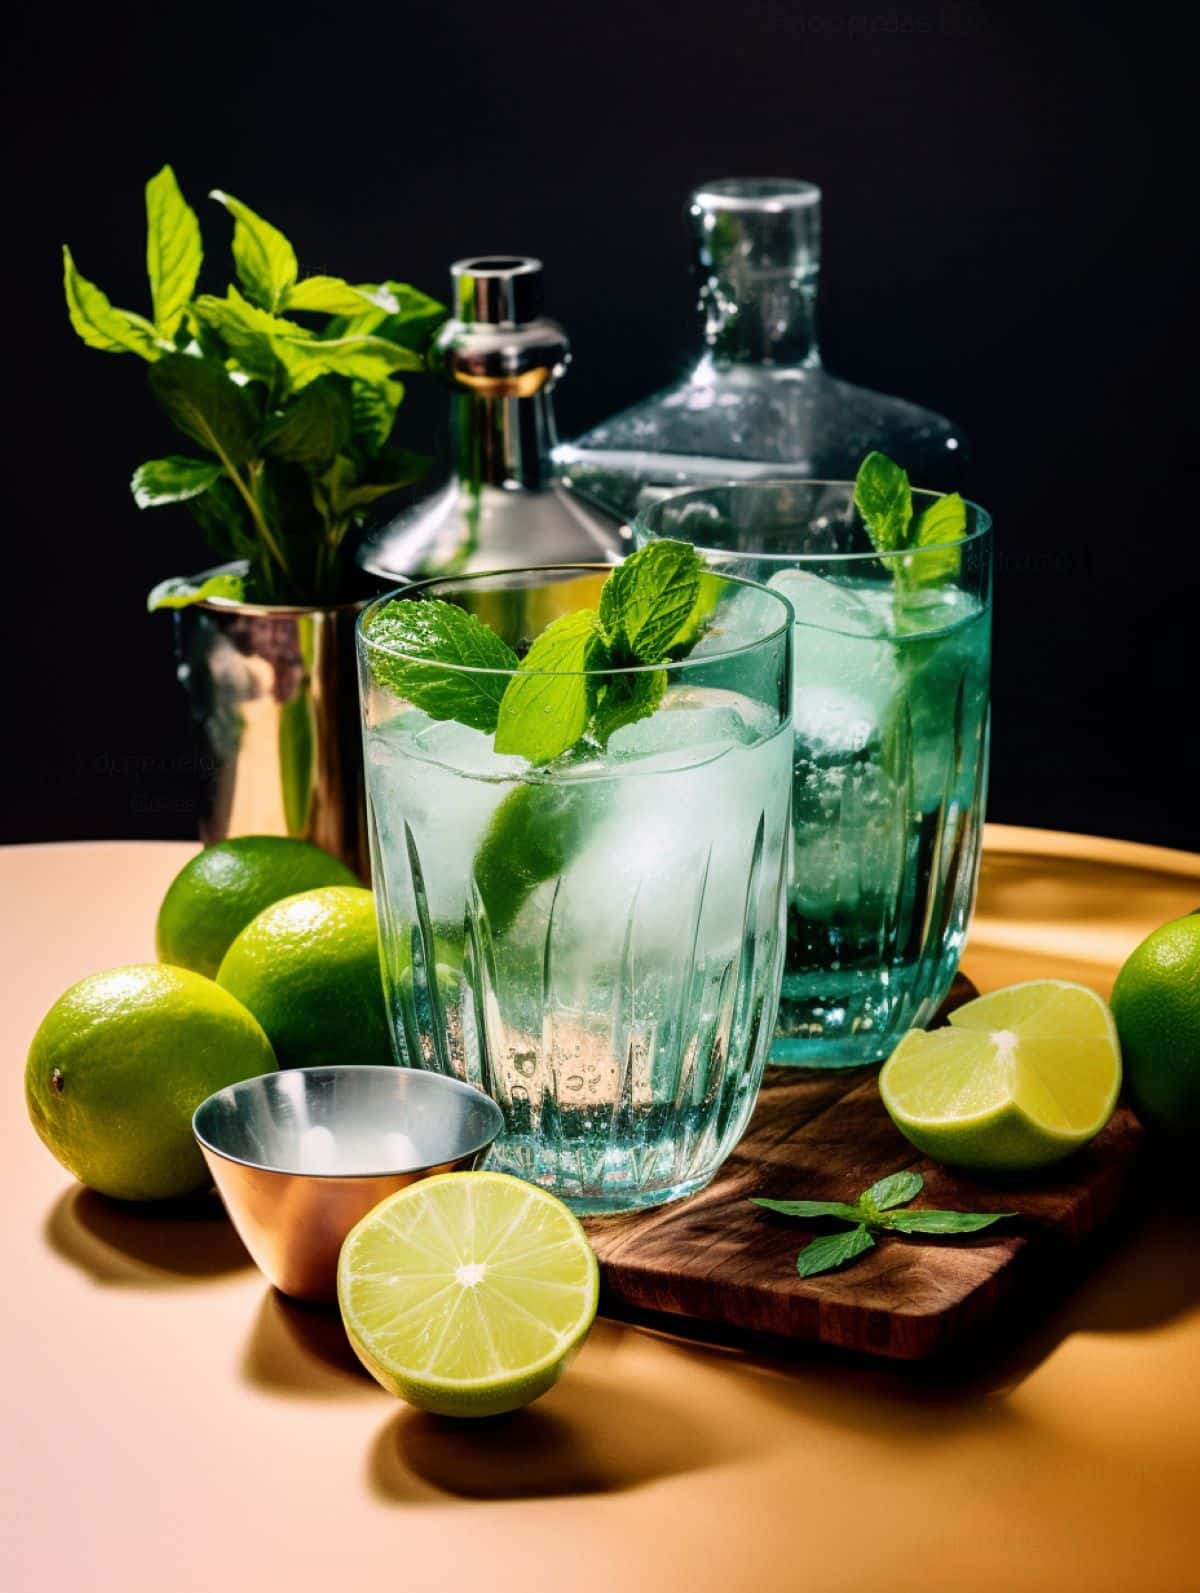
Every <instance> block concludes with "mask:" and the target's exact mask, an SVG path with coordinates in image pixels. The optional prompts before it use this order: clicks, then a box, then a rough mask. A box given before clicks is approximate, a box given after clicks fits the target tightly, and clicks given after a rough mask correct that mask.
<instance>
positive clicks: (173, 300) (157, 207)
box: [146, 166, 204, 341]
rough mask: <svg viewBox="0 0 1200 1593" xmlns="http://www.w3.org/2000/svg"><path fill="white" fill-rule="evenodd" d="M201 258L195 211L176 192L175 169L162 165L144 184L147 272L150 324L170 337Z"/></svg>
mask: <svg viewBox="0 0 1200 1593" xmlns="http://www.w3.org/2000/svg"><path fill="white" fill-rule="evenodd" d="M203 259H204V246H203V244H202V243H201V241H200V223H199V221H198V220H197V218H196V212H195V211H194V210H193V209H192V207H191V205H189V204H188V202H187V200H186V199H185V198H184V197H183V194H182V193H181V192H180V189H179V184H178V183H177V182H176V180H175V173H174V172H173V171H172V170H171V168H170V166H164V167H163V168H162V170H161V171H160V172H158V173H157V174H156V175H155V176H153V177H151V179H150V181H149V182H148V183H147V184H146V273H147V275H148V276H149V278H150V296H151V298H152V299H153V301H154V324H155V326H156V327H157V328H158V331H159V333H160V335H161V336H162V337H164V338H166V339H167V340H168V341H169V340H170V339H171V338H173V337H174V336H175V333H176V330H177V329H178V327H179V323H180V322H181V321H182V320H183V312H184V311H185V310H186V309H187V305H188V300H189V299H190V298H191V296H192V294H193V293H194V291H195V288H196V278H197V277H198V276H199V275H200V266H201V263H202V261H203Z"/></svg>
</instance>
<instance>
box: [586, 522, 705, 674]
mask: <svg viewBox="0 0 1200 1593" xmlns="http://www.w3.org/2000/svg"><path fill="white" fill-rule="evenodd" d="M703 568H704V561H703V560H702V559H701V557H700V555H699V554H698V553H697V552H696V550H695V548H694V547H692V546H691V544H690V543H687V542H672V541H662V542H648V543H647V544H646V546H645V547H644V548H640V549H639V550H638V551H637V552H636V553H634V554H632V555H631V556H630V557H629V558H628V559H626V560H625V561H624V563H623V564H618V565H617V567H616V569H614V570H613V571H612V573H611V574H610V575H609V577H608V579H607V580H606V581H605V583H604V586H603V588H602V590H601V593H600V623H601V625H602V626H603V628H604V632H605V635H606V636H608V637H609V638H610V640H611V641H612V643H613V644H614V647H615V648H616V649H618V650H621V649H623V650H624V651H627V652H628V654H629V656H630V657H631V658H632V659H633V660H635V661H636V662H637V663H639V664H661V663H663V662H664V661H665V659H666V657H667V654H668V652H669V651H670V649H671V647H672V645H673V643H674V642H675V641H676V639H677V638H678V636H679V634H680V632H681V631H682V630H683V628H684V627H685V625H687V623H688V620H689V618H690V617H691V614H692V610H693V608H694V606H695V603H696V598H697V596H698V594H699V591H700V572H701V571H702V569H703Z"/></svg>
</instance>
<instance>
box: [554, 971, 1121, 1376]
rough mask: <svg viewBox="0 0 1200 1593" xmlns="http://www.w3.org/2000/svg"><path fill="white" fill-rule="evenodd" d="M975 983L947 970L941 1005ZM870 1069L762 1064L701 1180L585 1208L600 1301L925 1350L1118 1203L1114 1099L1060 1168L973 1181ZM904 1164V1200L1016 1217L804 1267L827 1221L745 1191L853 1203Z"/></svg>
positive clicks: (1035, 1274)
mask: <svg viewBox="0 0 1200 1593" xmlns="http://www.w3.org/2000/svg"><path fill="white" fill-rule="evenodd" d="M974 994H975V991H974V989H973V987H972V986H971V985H970V984H969V983H968V982H967V981H966V980H965V979H962V978H961V977H960V979H959V980H957V981H956V983H955V990H954V991H953V992H952V993H951V996H950V999H949V1001H948V1002H947V1004H946V1007H945V1009H944V1011H949V1010H951V1008H952V1007H954V1006H956V1005H958V1004H959V1003H960V1002H961V1001H963V1000H966V999H969V998H970V997H971V996H972V995H974ZM877 1076H878V1069H877V1068H873V1067H872V1068H850V1069H846V1070H839V1071H836V1072H828V1071H823V1070H819V1069H810V1068H795V1067H788V1068H783V1067H778V1068H768V1069H767V1076H766V1079H765V1080H764V1083H763V1088H762V1093H761V1095H760V1096H759V1101H758V1105H757V1107H756V1109H755V1112H754V1116H753V1118H752V1119H751V1122H750V1127H749V1129H748V1130H747V1132H746V1135H745V1137H744V1138H743V1140H742V1142H741V1144H740V1145H739V1146H738V1148H737V1150H736V1151H735V1152H734V1154H733V1155H732V1156H731V1157H730V1158H729V1160H728V1161H727V1162H726V1163H725V1166H724V1167H723V1168H722V1169H721V1171H720V1172H719V1173H718V1174H717V1177H716V1178H715V1179H714V1181H713V1182H712V1183H711V1184H710V1185H709V1186H708V1188H707V1189H704V1190H701V1191H700V1193H699V1194H696V1195H693V1196H692V1197H691V1198H690V1199H689V1200H684V1201H681V1202H679V1203H678V1204H677V1205H673V1206H663V1207H659V1208H657V1209H652V1210H650V1211H646V1212H640V1213H637V1214H634V1215H630V1216H624V1217H608V1218H592V1219H590V1220H589V1221H588V1223H587V1224H586V1226H587V1229H588V1235H589V1237H590V1239H591V1241H592V1244H593V1246H594V1248H595V1250H596V1254H597V1255H598V1256H599V1258H600V1265H601V1274H602V1279H603V1297H602V1305H601V1309H602V1310H603V1311H605V1312H606V1313H607V1314H608V1315H612V1316H618V1317H619V1316H622V1315H625V1314H634V1315H640V1314H642V1313H646V1312H652V1313H665V1314H666V1315H667V1316H669V1317H684V1318H688V1319H690V1320H691V1321H692V1322H695V1323H709V1324H720V1325H721V1326H722V1328H733V1329H740V1330H743V1331H746V1332H751V1333H765V1334H771V1335H776V1336H781V1337H784V1338H788V1339H798V1340H807V1341H811V1342H814V1343H820V1344H826V1345H831V1346H836V1347H837V1348H839V1349H843V1350H854V1351H859V1352H862V1353H865V1354H867V1355H874V1356H886V1357H890V1358H892V1359H897V1360H905V1361H918V1360H926V1359H928V1358H930V1357H935V1356H939V1355H943V1354H945V1353H947V1352H952V1351H953V1352H959V1351H962V1350H964V1349H966V1348H968V1347H969V1345H970V1343H971V1342H972V1341H973V1340H975V1339H977V1338H979V1337H980V1336H981V1335H982V1334H983V1332H984V1331H985V1330H986V1329H987V1327H988V1326H989V1325H990V1324H991V1323H992V1319H993V1318H994V1316H995V1314H996V1312H997V1310H998V1309H999V1308H1000V1307H1001V1306H1002V1305H1009V1304H1014V1303H1016V1297H1017V1296H1019V1294H1020V1293H1021V1291H1022V1288H1025V1289H1032V1288H1037V1287H1038V1286H1039V1280H1040V1286H1042V1287H1044V1286H1045V1276H1046V1273H1045V1269H1044V1268H1039V1267H1037V1266H1031V1265H1029V1264H1028V1263H1030V1262H1031V1261H1036V1260H1037V1259H1039V1258H1040V1259H1042V1260H1044V1261H1047V1262H1049V1263H1051V1265H1052V1266H1053V1264H1054V1262H1055V1261H1056V1260H1059V1259H1061V1260H1062V1261H1064V1262H1065V1261H1067V1260H1069V1259H1070V1256H1071V1253H1072V1252H1076V1251H1078V1250H1079V1249H1080V1247H1081V1246H1082V1245H1083V1243H1084V1241H1085V1240H1087V1239H1088V1238H1090V1237H1091V1236H1092V1235H1093V1234H1094V1233H1095V1232H1096V1230H1097V1229H1098V1228H1099V1227H1100V1226H1101V1225H1102V1224H1103V1223H1104V1222H1105V1221H1106V1220H1107V1219H1108V1218H1109V1217H1111V1216H1112V1214H1113V1213H1114V1211H1115V1210H1116V1208H1117V1206H1118V1203H1119V1202H1120V1199H1121V1196H1122V1193H1123V1192H1124V1190H1125V1188H1126V1186H1127V1184H1128V1183H1129V1180H1130V1176H1131V1174H1132V1172H1133V1169H1134V1163H1135V1161H1136V1158H1137V1154H1138V1151H1139V1148H1140V1145H1141V1141H1142V1130H1141V1128H1140V1126H1139V1124H1138V1122H1137V1120H1136V1119H1135V1118H1134V1116H1133V1114H1132V1113H1131V1112H1130V1111H1129V1110H1128V1108H1126V1107H1120V1108H1119V1109H1118V1110H1117V1112H1116V1114H1115V1116H1114V1117H1113V1119H1112V1121H1111V1122H1110V1123H1109V1125H1108V1127H1107V1128H1106V1129H1105V1130H1104V1132H1103V1133H1102V1134H1101V1135H1100V1136H1099V1137H1098V1138H1097V1139H1096V1140H1094V1141H1093V1143H1092V1144H1091V1145H1090V1146H1088V1147H1087V1148H1086V1149H1085V1150H1083V1151H1081V1152H1080V1153H1079V1154H1078V1155H1077V1156H1074V1157H1072V1158H1071V1159H1070V1160H1069V1161H1067V1162H1064V1163H1063V1164H1062V1165H1061V1166H1060V1167H1056V1168H1049V1169H1046V1170H1043V1171H1042V1172H1041V1173H1038V1174H1034V1175H1029V1176H1027V1177H1024V1178H1020V1179H1013V1178H1009V1179H1006V1180H1004V1181H1000V1180H996V1181H990V1182H984V1181H979V1180H975V1179H972V1178H968V1177H967V1176H966V1175H963V1174H958V1173H954V1172H952V1171H950V1170H949V1169H947V1168H944V1167H939V1166H937V1165H936V1164H935V1163H933V1162H930V1161H927V1160H926V1159H925V1158H923V1157H921V1156H919V1155H918V1154H917V1152H916V1151H915V1150H914V1149H913V1147H912V1146H911V1145H910V1144H909V1143H908V1141H907V1140H906V1139H904V1138H903V1136H902V1135H901V1134H900V1133H899V1132H898V1131H897V1130H896V1129H895V1128H894V1127H893V1126H892V1123H891V1120H890V1119H889V1117H888V1115H887V1113H886V1112H885V1111H884V1109H883V1106H882V1104H881V1102H880V1100H879V1092H878V1088H877V1085H876V1079H877ZM902 1167H913V1168H915V1169H916V1170H917V1171H918V1172H919V1173H921V1174H922V1175H923V1177H924V1179H925V1188H924V1190H923V1191H922V1193H921V1195H920V1196H919V1197H918V1199H917V1201H916V1202H915V1205H917V1206H939V1207H943V1208H950V1209H953V1210H962V1211H1015V1212H1017V1213H1018V1214H1019V1216H1018V1217H1017V1218H1016V1219H1015V1220H1013V1221H1012V1222H1006V1223H1003V1224H1001V1225H999V1226H998V1227H996V1228H995V1229H988V1230H986V1231H985V1232H983V1233H981V1234H979V1235H977V1236H971V1237H967V1238H962V1239H940V1240H923V1239H918V1238H915V1237H913V1238H906V1237H902V1236H899V1235H893V1234H888V1235H882V1236H879V1237H878V1238H877V1242H876V1247H875V1249H874V1250H872V1251H870V1252H869V1253H868V1254H867V1255H865V1256H863V1257H862V1258H861V1259H860V1260H858V1261H856V1262H854V1263H853V1264H852V1265H851V1266H850V1267H848V1268H846V1269H845V1270H844V1271H841V1272H831V1273H826V1274H824V1275H822V1276H820V1277H816V1278H807V1279H805V1278H800V1277H799V1276H797V1273H796V1255H797V1253H798V1252H799V1251H800V1249H801V1248H802V1247H803V1246H804V1245H805V1244H807V1243H808V1241H809V1240H810V1239H813V1238H816V1237H817V1236H818V1235H820V1234H825V1233H830V1232H832V1231H833V1226H832V1225H831V1224H829V1223H811V1224H806V1223H801V1222H798V1221H796V1220H794V1219H788V1218H783V1217H777V1216H775V1215H773V1214H772V1213H770V1212H766V1211H764V1210H763V1209H762V1208H761V1207H758V1206H754V1205H752V1204H751V1197H752V1196H755V1195H768V1196H770V1197H771V1198H772V1199H777V1200H799V1199H815V1200H853V1199H855V1197H856V1196H857V1195H858V1194H859V1193H860V1191H862V1190H863V1189H865V1188H866V1187H867V1186H868V1185H870V1184H872V1183H874V1182H875V1180H876V1179H878V1178H882V1177H883V1176H884V1175H885V1174H886V1173H894V1172H897V1171H898V1170H899V1169H900V1168H902ZM1056 1270H1057V1269H1056Z"/></svg>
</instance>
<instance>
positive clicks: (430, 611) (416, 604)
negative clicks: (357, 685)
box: [367, 598, 517, 734]
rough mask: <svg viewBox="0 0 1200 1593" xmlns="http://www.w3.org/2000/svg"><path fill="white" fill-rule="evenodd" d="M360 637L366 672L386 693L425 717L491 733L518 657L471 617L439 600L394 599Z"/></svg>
mask: <svg viewBox="0 0 1200 1593" xmlns="http://www.w3.org/2000/svg"><path fill="white" fill-rule="evenodd" d="M367 639H368V641H369V642H370V643H371V645H372V649H373V651H372V654H371V670H372V673H373V674H374V675H375V677H376V678H377V679H378V680H379V681H381V682H382V684H383V685H385V686H386V687H387V688H388V690H389V691H392V692H394V693H395V694H396V695H397V696H398V697H402V698H403V699H404V700H405V701H406V702H410V703H412V704H413V706H414V707H416V708H420V709H422V710H423V711H424V712H425V713H427V714H428V715H429V716H430V718H431V719H456V720H457V721H458V722H459V724H463V725H469V726H471V728H472V729H474V730H482V731H483V732H484V733H485V734H490V733H491V732H492V731H494V730H495V728H496V723H497V719H498V717H499V713H500V703H501V700H502V698H503V697H504V693H505V687H506V686H507V685H508V683H509V681H510V679H511V678H512V676H511V674H510V673H509V672H510V671H512V670H514V669H516V667H517V655H516V654H515V653H514V652H513V650H512V648H511V647H509V646H508V644H507V643H506V642H504V641H502V640H501V638H500V637H499V636H497V635H496V633H495V631H493V630H491V629H490V628H489V627H488V626H487V625H484V624H483V623H482V621H480V620H477V619H476V618H475V616H474V615H473V614H468V613H467V611H466V610H465V609H462V608H459V607H458V606H457V604H454V603H443V602H442V601H441V600H440V599H438V598H424V599H413V600H410V601H407V602H406V601H403V600H400V601H398V602H394V603H389V604H387V606H386V607H385V608H381V609H380V610H379V612H378V613H377V614H376V615H375V616H374V618H373V619H372V620H371V623H370V626H369V627H368V630H367ZM393 649H395V650H394V651H393ZM401 655H403V656H401ZM492 670H494V671H497V673H495V674H489V673H477V671H492Z"/></svg>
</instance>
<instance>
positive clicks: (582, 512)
mask: <svg viewBox="0 0 1200 1593" xmlns="http://www.w3.org/2000/svg"><path fill="white" fill-rule="evenodd" d="M450 276H451V283H452V288H453V293H454V306H455V315H454V317H453V318H452V319H451V320H449V321H447V322H446V324H445V325H444V326H443V327H442V329H441V331H440V332H439V334H438V337H437V340H436V343H435V345H434V350H433V354H432V357H431V363H433V364H434V365H435V367H436V368H437V369H438V370H439V371H440V372H441V374H442V375H443V376H444V377H445V378H446V380H447V381H448V382H449V383H450V384H451V386H452V388H453V399H452V411H451V430H452V433H453V439H454V464H453V469H452V472H451V476H450V480H449V481H448V482H447V483H446V485H445V486H444V487H442V488H441V489H440V490H439V491H437V492H435V493H434V494H433V495H432V496H431V497H428V498H425V499H423V500H422V501H421V502H420V503H418V504H416V505H415V506H414V507H412V508H409V509H406V510H405V511H404V512H403V513H401V514H400V515H398V516H397V517H396V518H395V519H394V520H392V521H391V522H390V523H389V524H388V525H386V526H385V527H384V528H383V529H382V530H381V531H379V532H377V533H376V534H375V536H374V537H372V538H371V539H370V540H369V541H368V542H367V543H366V544H365V545H364V547H363V550H362V552H361V553H360V555H359V562H360V563H361V564H362V565H363V566H364V567H365V568H366V569H368V570H370V571H372V572H373V573H374V574H376V575H382V576H385V577H388V578H390V579H398V580H406V579H413V578H416V577H418V576H430V575H443V574H461V573H465V572H467V571H473V570H504V569H514V568H523V567H526V566H528V565H539V564H576V563H589V564H590V563H597V562H606V561H609V560H610V559H613V558H619V557H620V555H621V538H620V533H619V527H618V524H617V522H616V521H615V519H614V518H613V517H612V516H611V515H610V514H607V513H605V512H604V511H603V510H602V509H600V508H598V507H596V506H593V505H589V504H586V503H583V502H581V501H580V500H578V499H577V498H574V497H573V496H572V495H571V494H570V493H569V492H568V491H567V490H566V489H565V488H564V487H563V485H562V484H561V483H560V481H559V479H558V472H557V468H556V466H555V465H554V462H553V459H552V454H553V450H554V447H555V445H556V443H557V441H558V437H557V433H556V431H555V428H554V403H553V399H552V397H551V392H552V389H553V387H554V383H555V381H556V380H557V379H558V377H559V376H561V375H562V373H563V371H564V370H565V369H566V366H567V362H568V359H569V351H568V344H567V339H566V336H565V334H564V332H563V329H562V327H560V326H559V325H558V324H557V323H556V322H554V321H551V320H549V319H547V318H546V317H545V316H544V315H543V314H542V262H541V261H540V260H534V259H530V258H529V257H527V256H503V257H492V256H488V257H480V258H477V259H471V260H459V261H457V262H456V263H455V264H454V265H452V266H451V267H450Z"/></svg>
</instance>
